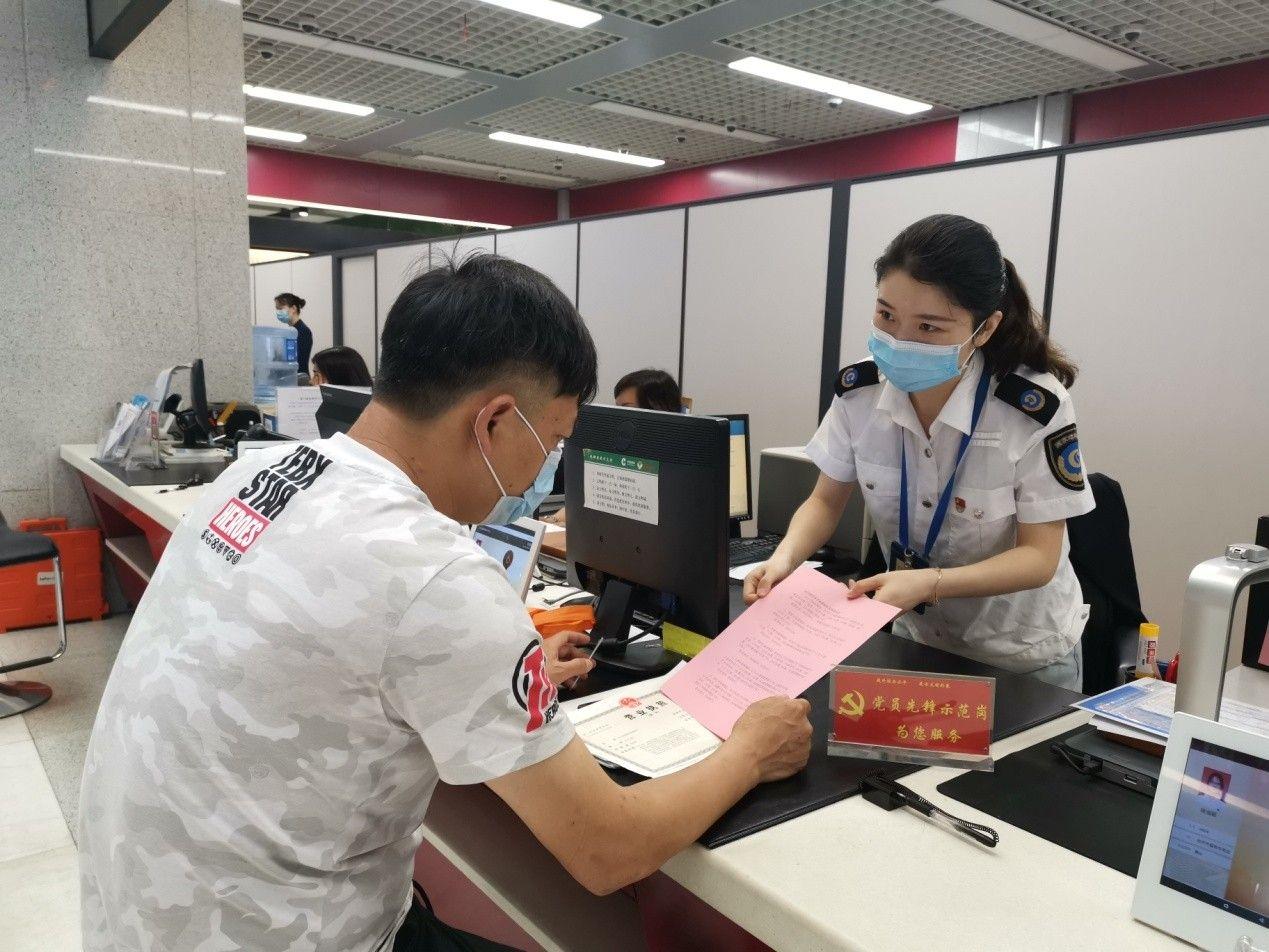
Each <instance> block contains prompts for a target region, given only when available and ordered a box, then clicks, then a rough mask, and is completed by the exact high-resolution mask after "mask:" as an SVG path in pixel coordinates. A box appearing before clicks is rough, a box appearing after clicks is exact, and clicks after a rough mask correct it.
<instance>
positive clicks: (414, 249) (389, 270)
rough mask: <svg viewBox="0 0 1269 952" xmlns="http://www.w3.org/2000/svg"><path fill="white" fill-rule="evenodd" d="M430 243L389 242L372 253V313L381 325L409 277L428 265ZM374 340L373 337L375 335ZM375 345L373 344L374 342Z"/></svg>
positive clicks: (420, 272) (407, 282) (421, 271)
mask: <svg viewBox="0 0 1269 952" xmlns="http://www.w3.org/2000/svg"><path fill="white" fill-rule="evenodd" d="M430 260H431V245H430V244H429V243H428V242H426V241H425V242H420V243H417V244H409V245H393V246H391V247H389V248H380V249H379V250H378V251H376V252H375V294H376V298H377V301H378V305H377V311H376V316H377V318H378V321H379V326H380V327H383V322H384V319H385V318H387V316H388V311H390V310H392V305H393V303H394V302H395V301H396V299H397V295H399V294H400V293H401V292H402V291H403V290H405V286H406V285H407V284H409V283H410V279H411V278H413V277H414V276H415V275H417V274H422V273H423V272H424V271H426V270H427V269H428V267H429V262H430ZM376 340H377V337H376ZM376 346H377V345H376Z"/></svg>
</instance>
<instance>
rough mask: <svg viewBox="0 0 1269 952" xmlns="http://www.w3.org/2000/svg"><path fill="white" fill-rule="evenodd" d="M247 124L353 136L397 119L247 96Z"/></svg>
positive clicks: (337, 136)
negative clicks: (319, 109) (306, 107)
mask: <svg viewBox="0 0 1269 952" xmlns="http://www.w3.org/2000/svg"><path fill="white" fill-rule="evenodd" d="M246 107H247V110H246V111H247V125H250V126H268V127H269V128H271V129H294V130H295V131H296V132H306V133H308V134H309V135H311V136H319V137H321V138H323V139H355V138H357V137H358V136H364V135H367V134H369V133H371V132H377V131H378V130H380V129H387V128H390V127H391V126H395V125H396V124H397V123H398V122H399V121H400V120H399V119H389V118H387V117H386V116H383V115H380V114H376V115H373V116H365V117H362V116H345V115H341V114H340V113H337V112H317V111H316V110H313V109H303V108H301V107H299V106H288V105H287V104H286V103H280V102H266V101H264V100H262V99H248V100H247V101H246Z"/></svg>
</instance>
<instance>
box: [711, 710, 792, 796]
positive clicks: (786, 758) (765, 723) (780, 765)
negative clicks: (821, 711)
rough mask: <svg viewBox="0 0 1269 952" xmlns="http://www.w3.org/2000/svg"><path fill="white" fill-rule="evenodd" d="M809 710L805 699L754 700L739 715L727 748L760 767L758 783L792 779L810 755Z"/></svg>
mask: <svg viewBox="0 0 1269 952" xmlns="http://www.w3.org/2000/svg"><path fill="white" fill-rule="evenodd" d="M810 711H811V705H810V704H809V703H808V702H807V701H805V700H804V699H802V698H787V697H769V698H767V699H766V700H763V701H755V702H754V703H753V704H750V705H749V707H748V708H746V709H745V713H743V714H741V715H740V719H739V720H737V721H736V726H735V727H733V728H732V730H731V736H730V737H729V738H728V739H727V741H726V744H725V745H724V746H734V747H738V748H740V749H741V750H743V751H744V754H745V756H746V757H747V758H748V759H749V760H750V761H751V762H752V763H754V764H755V766H756V767H757V770H758V782H759V783H766V782H768V781H770V780H783V779H784V778H785V777H791V776H793V775H794V774H795V773H797V772H798V771H799V770H801V769H802V768H803V767H805V766H806V761H807V758H809V757H810V756H811V722H810V720H809V719H808V718H807V715H808V714H809V713H810Z"/></svg>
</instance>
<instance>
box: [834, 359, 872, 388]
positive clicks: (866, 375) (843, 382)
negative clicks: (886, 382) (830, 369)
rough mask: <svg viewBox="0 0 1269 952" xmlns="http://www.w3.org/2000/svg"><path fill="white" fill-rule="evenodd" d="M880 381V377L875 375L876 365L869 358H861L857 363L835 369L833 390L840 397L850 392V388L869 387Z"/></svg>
mask: <svg viewBox="0 0 1269 952" xmlns="http://www.w3.org/2000/svg"><path fill="white" fill-rule="evenodd" d="M880 382H881V378H880V377H879V376H878V375H877V365H876V364H875V363H873V362H872V361H871V360H861V361H860V362H859V363H857V364H851V365H850V366H848V367H843V368H842V369H841V370H839V371H837V380H836V382H835V383H834V386H833V390H834V391H835V392H836V393H837V395H838V396H839V397H840V396H843V395H845V394H847V393H850V392H851V391H852V390H858V389H860V388H861V387H870V386H872V385H873V384H875V383H880Z"/></svg>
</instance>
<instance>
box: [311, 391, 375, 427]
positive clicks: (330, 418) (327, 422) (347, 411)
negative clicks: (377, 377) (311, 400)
mask: <svg viewBox="0 0 1269 952" xmlns="http://www.w3.org/2000/svg"><path fill="white" fill-rule="evenodd" d="M369 402H370V388H369V387H337V386H335V385H333V384H329V383H324V384H322V402H321V405H320V406H318V408H317V432H318V433H320V434H321V435H322V439H324V440H328V439H330V438H331V437H332V436H334V435H335V434H336V433H347V432H348V431H349V429H351V428H352V425H353V424H354V423H356V422H357V418H358V417H359V416H361V411H362V410H364V409H366V404H368V403H369Z"/></svg>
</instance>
